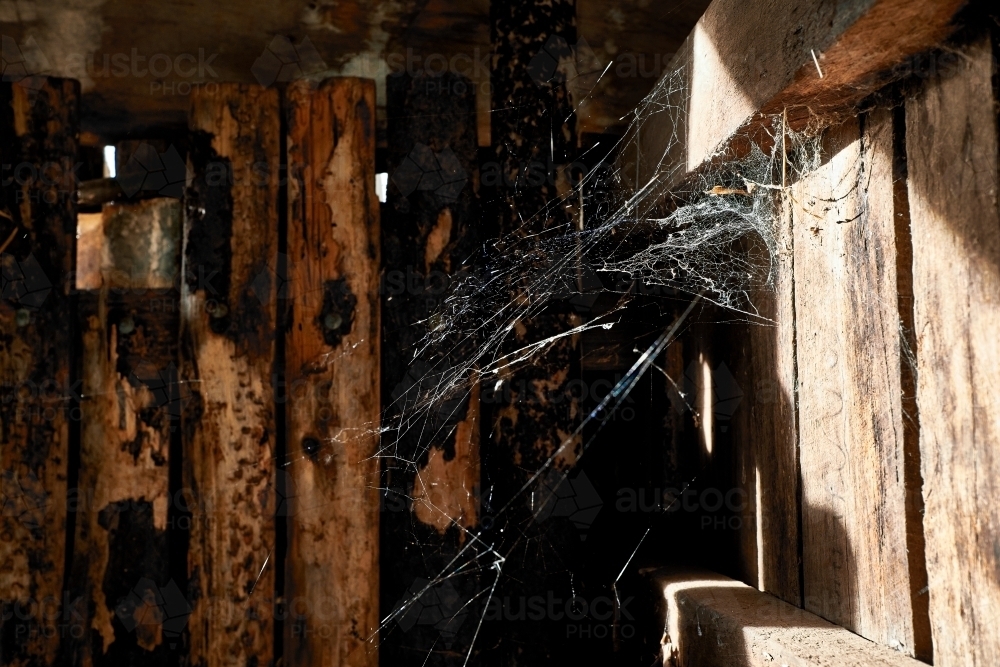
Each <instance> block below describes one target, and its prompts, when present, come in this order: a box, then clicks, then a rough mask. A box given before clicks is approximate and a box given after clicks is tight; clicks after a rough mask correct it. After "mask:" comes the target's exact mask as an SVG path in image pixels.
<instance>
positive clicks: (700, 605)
mask: <svg viewBox="0 0 1000 667" xmlns="http://www.w3.org/2000/svg"><path fill="white" fill-rule="evenodd" d="M650 574H651V575H652V576H653V579H654V581H655V582H656V585H657V586H658V587H659V589H660V590H662V591H663V595H664V598H665V599H666V607H667V618H666V624H665V626H664V627H665V632H664V636H663V642H662V643H663V665H664V667H716V666H718V665H725V666H726V667H751V666H752V667H783V666H786V665H787V667H859V666H861V665H863V666H865V667H869V666H870V667H923V665H924V663H922V662H919V661H917V660H914V659H913V658H909V657H906V656H905V655H903V654H902V653H898V652H896V651H894V650H892V649H890V648H888V647H885V646H880V645H878V644H875V643H873V642H870V641H868V640H867V639H864V638H862V637H860V636H858V635H856V634H854V633H853V632H850V631H848V630H845V629H844V628H842V627H840V626H837V625H834V624H832V623H829V622H827V621H825V620H823V619H822V618H820V617H819V616H816V615H815V614H811V613H809V612H808V611H805V610H803V609H799V608H798V607H794V606H792V605H790V604H788V603H787V602H783V601H782V600H779V599H778V598H776V597H774V596H773V595H769V594H767V593H761V592H760V591H758V590H757V589H755V588H751V587H750V586H747V585H746V584H744V583H742V582H740V581H736V580H734V579H729V578H728V577H724V576H721V575H718V574H715V573H713V572H708V571H706V570H691V569H659V570H655V571H653V572H651V573H650Z"/></svg>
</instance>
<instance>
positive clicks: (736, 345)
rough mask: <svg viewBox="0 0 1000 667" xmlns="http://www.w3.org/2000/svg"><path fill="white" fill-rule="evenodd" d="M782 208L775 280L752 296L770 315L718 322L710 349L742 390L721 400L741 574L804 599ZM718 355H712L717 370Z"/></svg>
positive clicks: (790, 300) (790, 288)
mask: <svg viewBox="0 0 1000 667" xmlns="http://www.w3.org/2000/svg"><path fill="white" fill-rule="evenodd" d="M777 203H778V202H776V204H777ZM779 206H780V204H779ZM779 210H780V217H778V218H777V220H776V223H777V226H776V230H775V231H776V234H777V238H776V241H777V247H778V248H779V252H778V253H777V255H776V256H775V257H773V258H771V261H772V262H773V268H772V270H773V274H772V276H773V283H772V285H771V286H770V288H767V287H763V288H761V289H758V290H756V291H755V293H754V294H753V295H752V297H751V298H752V301H753V303H754V305H755V306H756V307H757V310H758V313H759V314H760V316H761V317H762V318H766V319H765V320H763V321H759V320H757V321H750V322H739V323H736V324H735V325H733V326H728V327H721V329H722V330H723V331H725V334H724V335H725V336H726V337H727V340H726V342H725V344H723V345H717V346H716V349H715V350H713V355H714V356H717V357H718V358H719V359H722V360H725V361H724V363H727V364H728V369H729V371H730V372H731V373H732V375H733V380H734V381H735V384H736V387H735V389H736V390H738V392H739V394H740V395H741V396H742V398H740V399H739V403H738V404H737V405H735V406H733V407H732V408H729V407H722V406H720V409H722V410H724V411H729V410H730V409H731V410H732V420H731V422H730V429H731V439H732V443H733V445H732V456H733V480H734V483H735V484H736V486H737V488H739V489H740V490H741V491H742V494H741V497H742V501H741V502H740V503H739V505H742V509H738V507H739V505H738V506H737V507H736V509H737V510H738V519H737V520H736V523H735V524H734V525H736V526H737V527H738V536H737V545H738V546H737V549H738V553H739V556H738V562H739V566H740V570H739V573H740V577H741V578H742V579H743V580H744V581H746V582H747V583H750V584H753V585H754V586H756V587H757V588H758V589H759V590H762V591H765V592H767V593H771V594H772V595H776V596H777V597H779V598H781V599H782V600H785V601H786V602H790V603H792V604H795V605H800V604H801V603H802V583H801V580H800V568H799V565H800V563H799V539H800V535H799V434H798V427H797V422H796V419H797V412H796V367H795V290H794V285H793V281H794V276H793V267H794V261H793V256H792V247H793V246H792V216H791V210H790V209H789V208H787V207H781V208H780V209H779ZM718 361H719V360H718V359H714V358H713V360H712V362H711V365H712V369H713V371H714V370H715V369H716V368H717V365H716V364H718ZM720 376H721V374H720ZM721 391H729V392H730V394H727V395H726V399H727V400H729V401H732V400H734V399H733V397H732V394H734V393H735V392H732V391H731V390H730V389H728V388H725V387H723V388H721ZM734 497H735V496H734Z"/></svg>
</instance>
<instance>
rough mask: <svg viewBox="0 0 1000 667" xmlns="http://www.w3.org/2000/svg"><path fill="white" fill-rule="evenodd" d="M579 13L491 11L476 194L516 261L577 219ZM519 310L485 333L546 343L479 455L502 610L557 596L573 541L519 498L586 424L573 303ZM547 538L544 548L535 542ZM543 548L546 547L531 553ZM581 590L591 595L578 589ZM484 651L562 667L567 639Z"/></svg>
mask: <svg viewBox="0 0 1000 667" xmlns="http://www.w3.org/2000/svg"><path fill="white" fill-rule="evenodd" d="M576 8H577V2H576V0H553V1H552V2H537V1H536V0H514V1H511V0H492V1H491V2H490V22H491V26H490V39H491V42H492V45H493V54H494V55H493V60H492V68H491V73H490V83H491V89H492V108H493V109H494V112H493V113H492V114H490V115H491V120H492V122H491V126H492V128H491V135H492V141H493V149H492V156H491V161H490V163H489V164H488V165H484V167H483V173H484V178H483V184H484V185H486V184H487V182H488V180H487V178H486V174H487V169H489V170H491V171H492V175H491V178H490V179H489V181H491V182H493V183H495V184H496V186H495V188H488V187H484V188H483V192H484V195H483V211H484V213H486V215H484V220H483V223H484V224H483V227H484V228H485V229H486V230H488V231H487V233H488V234H490V235H495V237H496V239H497V241H498V243H500V244H509V245H507V248H508V249H509V248H511V247H513V246H514V245H518V247H519V252H522V251H523V252H531V249H532V248H533V247H535V246H534V244H535V243H536V240H537V239H539V238H542V237H544V236H545V234H546V233H549V232H551V230H553V229H558V230H560V231H559V232H558V233H566V230H569V229H573V228H574V227H575V223H576V220H577V219H578V218H576V215H578V214H579V211H575V210H573V206H572V204H570V205H567V203H566V202H563V201H560V196H561V195H560V193H561V192H566V191H568V190H570V188H571V186H572V185H574V184H573V183H570V182H569V180H568V178H567V173H566V169H565V167H566V166H567V165H569V164H570V163H571V162H572V161H573V158H574V157H575V154H576V151H577V133H576V113H575V108H574V105H573V102H572V99H571V95H570V92H569V84H568V82H567V75H566V72H565V71H564V70H562V69H560V67H559V64H560V61H561V60H562V61H565V60H566V59H567V58H568V57H570V55H571V53H572V49H573V48H576V47H577V44H578V36H577V31H576ZM542 171H544V173H541V172H542ZM570 199H572V198H570ZM491 218H492V219H491ZM508 252H509V250H508ZM507 289H508V294H506V295H504V297H505V298H507V299H509V300H510V302H511V303H521V304H524V303H527V302H529V301H530V299H529V298H527V295H526V293H525V292H524V291H523V287H521V286H518V285H517V284H515V281H511V283H510V287H509V288H507ZM531 296H532V298H533V296H534V295H531ZM526 310H527V309H524V310H522V311H521V312H517V313H515V314H512V315H510V316H507V315H505V317H509V319H507V320H505V321H497V322H496V323H495V325H491V326H492V327H493V328H495V329H496V330H503V329H504V328H505V327H509V328H510V330H511V333H510V334H509V335H508V336H507V337H506V339H505V340H503V342H502V345H501V350H502V354H508V353H511V352H513V351H514V350H517V349H524V348H525V347H527V346H529V345H531V344H535V343H537V342H538V341H542V340H546V339H549V338H551V339H552V340H553V342H552V343H551V344H549V345H548V346H546V348H545V350H544V351H543V352H540V353H539V354H537V355H536V356H534V357H533V358H532V360H531V363H527V364H521V365H518V366H517V367H506V368H503V369H501V370H500V374H499V379H500V380H502V382H503V389H504V390H503V391H497V392H494V393H493V394H492V397H491V398H490V400H489V402H490V403H491V404H492V405H491V407H490V410H491V415H490V417H489V419H490V422H491V423H490V430H489V431H488V432H489V434H490V437H491V438H492V440H493V442H492V443H490V445H489V446H488V447H484V456H483V470H482V474H483V484H484V486H487V487H488V488H489V489H490V492H489V498H490V501H491V503H490V504H492V508H494V509H495V508H499V507H504V508H505V511H504V512H503V513H502V514H500V515H499V516H497V517H496V521H495V523H494V528H493V529H492V532H491V534H492V535H494V536H497V537H496V541H495V542H494V543H493V546H494V547H495V549H496V551H497V553H499V554H503V555H504V557H506V558H507V561H506V563H505V564H504V567H503V572H502V576H498V579H497V586H496V589H495V590H494V591H493V595H494V596H495V598H496V599H498V600H503V599H514V600H516V599H519V598H521V599H524V598H528V597H530V596H532V595H536V594H538V593H539V592H540V591H544V590H549V589H552V588H554V587H556V586H557V585H558V584H557V583H555V582H556V581H557V580H559V581H563V580H564V577H565V576H566V575H565V574H564V573H563V572H559V571H558V570H553V569H552V568H551V567H550V566H549V563H550V561H549V560H548V559H549V558H552V559H558V558H561V557H562V556H561V555H560V556H555V555H554V554H556V553H560V554H561V553H563V550H565V551H570V550H571V549H574V548H575V547H573V546H570V545H571V544H572V543H573V542H574V541H577V540H578V539H579V538H578V537H577V536H576V535H572V533H571V532H570V531H569V530H565V531H562V532H560V530H559V528H560V527H553V526H552V525H551V524H543V523H541V522H537V521H535V516H534V514H533V507H532V506H531V504H530V503H529V502H527V501H526V500H524V498H526V497H528V496H530V497H534V496H533V495H532V494H533V493H535V492H536V489H537V493H538V494H539V496H540V497H541V496H542V495H544V494H546V491H545V487H544V486H542V485H538V486H537V487H536V489H532V490H531V491H530V492H524V488H523V487H524V485H525V483H526V482H527V481H528V480H529V479H531V476H532V475H533V474H534V473H535V472H536V471H539V470H541V469H542V466H543V465H546V464H547V463H548V462H549V459H550V458H552V457H553V456H554V455H556V453H557V452H558V454H559V455H558V456H557V457H556V459H555V461H554V464H553V468H554V471H553V472H552V475H550V476H549V478H548V479H553V478H554V476H557V475H560V474H563V473H566V472H567V471H569V470H570V469H571V468H572V467H573V465H574V464H575V463H576V460H577V458H578V456H579V455H580V453H581V451H582V447H583V439H582V437H580V436H579V435H577V436H575V438H573V439H572V440H570V437H571V436H572V434H573V433H574V432H575V430H576V427H577V425H578V424H579V423H580V420H581V418H582V413H583V409H582V407H581V405H580V399H579V392H576V393H574V391H573V386H574V380H579V379H580V341H579V337H578V336H563V337H559V336H560V334H563V333H565V332H566V331H568V330H570V329H572V328H573V327H574V326H577V325H579V324H580V323H582V318H581V317H580V314H579V313H577V312H576V310H575V309H574V308H573V307H572V305H570V304H569V303H568V300H566V301H561V302H559V301H555V302H552V303H549V304H548V305H547V307H546V308H545V310H544V311H540V310H539V309H537V308H536V309H534V311H533V312H526ZM495 383H496V380H493V384H495ZM484 402H485V401H484ZM567 441H568V442H567ZM564 444H565V447H563V445H564ZM546 497H550V496H546ZM484 512H487V513H492V510H491V509H490V508H484ZM526 531H528V532H526ZM542 532H545V537H544V539H536V538H538V535H539V534H540V533H542ZM532 533H534V534H532ZM539 543H541V544H544V545H545V547H544V548H537V546H536V545H537V544H539ZM576 543H577V544H579V542H576ZM578 590H581V591H586V590H587V589H586V588H583V584H582V583H581V588H579V589H578ZM580 594H581V595H587V593H586V592H581V593H580ZM479 641H481V642H482V645H483V646H496V647H497V648H496V651H497V658H496V659H497V661H498V662H501V663H503V662H506V663H512V664H513V663H519V664H536V663H537V664H543V663H551V662H558V661H560V660H562V659H563V658H564V657H565V655H566V651H567V650H568V649H567V648H566V645H565V643H566V639H565V637H561V636H558V635H555V636H554V635H553V633H550V632H549V631H548V630H547V629H546V628H545V627H544V626H543V625H540V624H531V623H529V624H525V623H519V622H509V621H504V622H495V623H486V624H484V627H483V629H482V632H481V634H480V639H479Z"/></svg>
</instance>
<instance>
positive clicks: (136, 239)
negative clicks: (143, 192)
mask: <svg viewBox="0 0 1000 667" xmlns="http://www.w3.org/2000/svg"><path fill="white" fill-rule="evenodd" d="M180 247H181V203H180V200H179V199H174V198H170V197H159V198H156V199H147V200H144V201H142V202H137V203H126V204H106V205H105V206H104V207H103V209H102V210H101V212H100V213H81V214H79V215H78V216H77V244H76V274H75V277H76V288H77V289H78V290H94V291H96V290H100V289H101V288H102V287H103V288H106V289H109V290H113V291H114V292H115V293H117V294H125V293H128V292H131V293H134V294H140V295H141V294H143V293H144V292H146V291H147V290H169V289H176V288H177V286H178V284H179V283H178V280H177V278H178V276H179V275H180ZM175 310H176V308H175Z"/></svg>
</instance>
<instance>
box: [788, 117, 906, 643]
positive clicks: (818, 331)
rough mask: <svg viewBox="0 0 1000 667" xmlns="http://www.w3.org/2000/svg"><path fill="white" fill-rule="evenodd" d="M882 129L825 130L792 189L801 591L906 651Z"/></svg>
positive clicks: (886, 141) (887, 125)
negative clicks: (818, 158)
mask: <svg viewBox="0 0 1000 667" xmlns="http://www.w3.org/2000/svg"><path fill="white" fill-rule="evenodd" d="M862 122H863V125H862V124H861V123H862ZM892 131H893V130H892V117H891V114H889V113H888V112H884V111H879V112H875V113H872V114H870V115H868V116H863V117H862V118H861V120H860V121H859V120H852V121H849V122H847V123H845V124H844V125H843V126H841V127H838V128H835V129H833V130H830V131H829V133H828V136H827V137H826V138H825V142H826V146H825V147H824V148H825V150H826V151H827V153H828V155H829V161H828V162H827V163H826V164H824V165H823V166H821V167H820V168H819V169H818V170H817V171H816V172H814V173H813V174H811V175H809V176H807V177H806V178H804V179H803V180H802V181H800V182H799V183H797V184H796V185H795V186H794V187H793V189H792V193H793V194H792V196H793V200H794V202H795V205H794V209H793V234H794V243H795V248H794V258H795V312H796V334H797V351H796V353H797V364H798V382H799V443H800V444H799V449H800V457H801V458H800V464H801V471H802V543H803V546H802V552H803V556H802V557H803V576H804V579H803V597H804V602H805V608H806V609H808V610H810V611H813V612H815V613H817V614H819V615H820V616H823V617H824V618H827V619H829V620H831V621H833V622H835V623H838V624H840V625H843V626H845V627H847V628H848V629H851V630H853V631H855V632H857V633H858V634H860V635H862V636H864V637H867V638H869V639H871V640H873V641H876V642H879V643H881V644H884V645H887V646H890V647H892V648H895V649H897V650H900V651H902V652H904V653H906V654H908V655H914V654H915V653H917V652H918V650H923V648H924V646H923V644H922V642H923V638H921V637H919V636H916V635H915V633H914V616H913V603H912V598H913V596H914V595H915V593H916V592H915V591H914V590H913V589H912V586H911V582H910V579H911V577H910V569H909V560H908V557H907V522H908V521H909V522H914V521H918V520H919V519H918V517H909V516H907V499H906V456H905V438H904V429H903V411H902V399H901V396H902V388H901V369H900V364H901V359H900V340H901V338H900V316H899V304H898V296H897V288H896V245H895V234H896V232H895V221H894V213H895V207H894V202H893V194H894V189H893V183H892V174H893V171H892V169H893V165H892V156H893V135H892Z"/></svg>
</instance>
